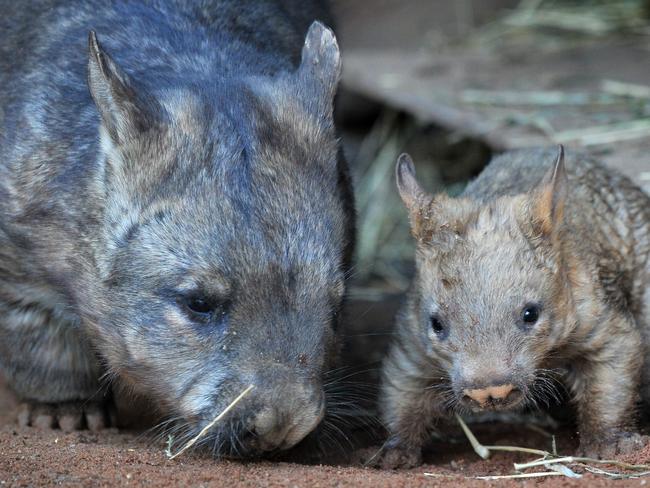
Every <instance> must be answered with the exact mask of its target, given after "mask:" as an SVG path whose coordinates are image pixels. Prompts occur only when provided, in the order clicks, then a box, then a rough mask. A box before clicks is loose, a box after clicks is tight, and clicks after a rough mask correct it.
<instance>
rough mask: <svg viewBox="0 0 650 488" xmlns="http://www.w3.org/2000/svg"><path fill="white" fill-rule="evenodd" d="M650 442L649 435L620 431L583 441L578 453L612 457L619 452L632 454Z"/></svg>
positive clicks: (597, 456) (589, 455)
mask: <svg viewBox="0 0 650 488" xmlns="http://www.w3.org/2000/svg"><path fill="white" fill-rule="evenodd" d="M649 442H650V437H649V436H647V435H641V434H637V433H635V432H620V433H617V434H614V435H612V436H606V437H604V438H603V439H599V440H591V441H586V442H585V441H583V442H581V443H580V449H579V450H578V453H579V455H580V456H585V457H592V458H599V459H605V458H611V457H614V456H616V455H619V454H632V453H634V452H638V451H639V450H641V449H643V447H644V446H645V445H646V444H648V443H649Z"/></svg>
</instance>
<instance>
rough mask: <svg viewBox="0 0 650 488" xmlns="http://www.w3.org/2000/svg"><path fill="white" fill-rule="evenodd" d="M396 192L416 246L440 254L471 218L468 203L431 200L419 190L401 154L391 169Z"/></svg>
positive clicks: (443, 198) (407, 160)
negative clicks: (406, 211) (404, 207)
mask: <svg viewBox="0 0 650 488" xmlns="http://www.w3.org/2000/svg"><path fill="white" fill-rule="evenodd" d="M395 180H396V182H397V190H398V191H399V195H400V197H401V198H402V201H403V202H404V205H405V206H406V208H407V210H408V212H409V219H410V221H411V233H412V234H413V237H415V238H416V239H417V240H418V241H419V243H420V244H423V245H425V246H427V247H429V248H431V249H434V250H438V251H444V250H445V249H449V248H450V247H452V246H454V244H455V243H456V241H457V239H458V238H459V237H461V236H462V235H463V234H464V233H465V230H466V228H467V225H468V224H470V223H471V221H472V219H473V218H474V215H475V211H474V207H473V205H472V203H471V202H470V201H469V200H467V199H463V198H449V197H448V196H447V195H444V194H439V195H436V196H435V197H434V196H433V195H431V194H430V193H427V192H426V191H424V190H423V189H422V187H421V186H420V184H419V183H418V181H417V179H416V178H415V166H414V165H413V160H412V159H411V157H410V156H409V155H408V154H406V153H404V154H402V155H401V156H400V157H399V158H397V165H396V166H395Z"/></svg>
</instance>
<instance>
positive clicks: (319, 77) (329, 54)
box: [298, 21, 341, 111]
mask: <svg viewBox="0 0 650 488" xmlns="http://www.w3.org/2000/svg"><path fill="white" fill-rule="evenodd" d="M298 74H299V76H300V79H301V81H302V83H304V84H306V85H307V86H310V87H311V89H312V90H315V91H316V92H317V95H318V97H317V98H316V100H321V101H324V103H325V105H324V106H321V109H327V110H329V111H331V106H332V101H333V99H334V94H335V93H336V87H337V85H338V82H339V78H340V77H341V54H340V52H339V45H338V43H337V42H336V36H335V35H334V32H332V30H331V29H329V28H327V27H325V25H324V24H322V23H321V22H319V21H315V22H313V23H312V24H311V26H310V27H309V31H307V35H306V37H305V44H304V45H303V48H302V59H301V62H300V67H299V68H298ZM312 95H313V93H308V94H307V96H309V97H310V98H311V100H310V102H312V101H314V99H313V98H312Z"/></svg>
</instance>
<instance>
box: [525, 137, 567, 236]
mask: <svg viewBox="0 0 650 488" xmlns="http://www.w3.org/2000/svg"><path fill="white" fill-rule="evenodd" d="M568 186H569V185H568V181H567V175H566V169H565V168H564V147H563V146H562V145H559V146H558V153H557V157H556V158H555V163H553V166H552V167H551V168H550V169H549V170H548V171H547V172H546V174H545V175H544V178H542V181H541V182H540V185H539V187H538V188H537V191H536V192H535V194H534V196H533V199H534V200H533V224H534V225H535V227H537V230H538V232H540V233H541V234H542V235H550V234H551V233H552V232H553V229H554V228H556V226H557V225H559V224H560V222H561V221H562V215H563V213H564V202H565V200H566V196H567V192H568Z"/></svg>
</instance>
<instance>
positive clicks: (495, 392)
mask: <svg viewBox="0 0 650 488" xmlns="http://www.w3.org/2000/svg"><path fill="white" fill-rule="evenodd" d="M462 395H463V397H462V401H463V403H465V404H466V405H467V406H469V407H471V408H473V409H476V408H477V407H478V408H480V409H490V410H498V409H503V408H510V407H513V406H514V405H516V404H517V403H519V402H520V400H521V399H522V398H523V395H522V392H521V390H520V389H519V388H517V387H516V386H515V385H513V384H511V383H506V384H498V385H491V386H485V387H481V388H464V389H463V390H462Z"/></svg>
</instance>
